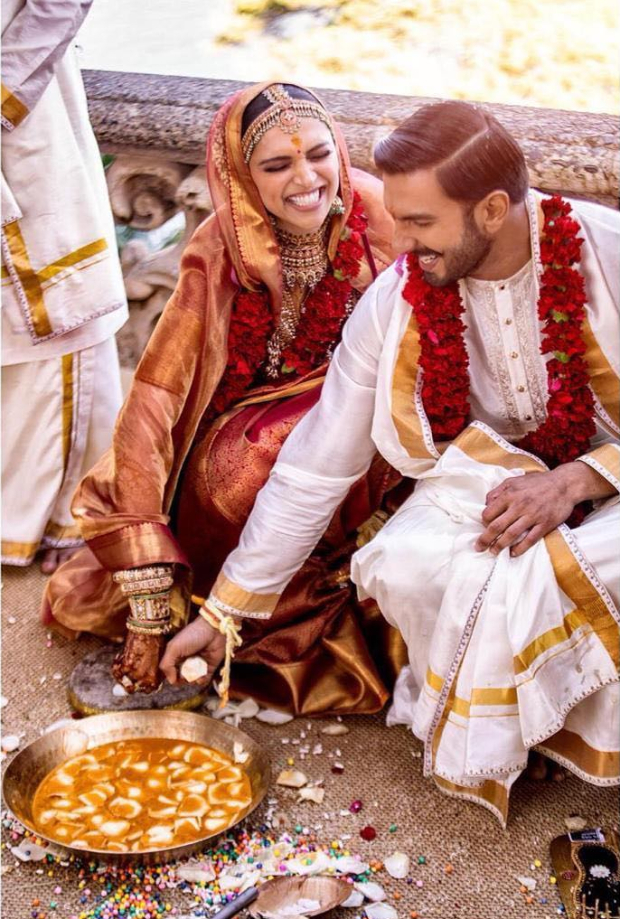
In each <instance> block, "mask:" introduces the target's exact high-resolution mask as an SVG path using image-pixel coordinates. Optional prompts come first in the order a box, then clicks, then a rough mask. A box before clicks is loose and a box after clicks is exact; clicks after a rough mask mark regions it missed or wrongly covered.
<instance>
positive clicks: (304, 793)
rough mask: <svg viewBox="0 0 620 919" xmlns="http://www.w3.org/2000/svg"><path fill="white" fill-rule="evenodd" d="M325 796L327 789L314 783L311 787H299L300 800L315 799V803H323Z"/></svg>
mask: <svg viewBox="0 0 620 919" xmlns="http://www.w3.org/2000/svg"><path fill="white" fill-rule="evenodd" d="M324 797H325V789H324V788H318V787H317V786H316V785H313V786H312V787H311V788H300V789H299V800H300V801H313V802H314V803H315V804H322V803H323V798H324Z"/></svg>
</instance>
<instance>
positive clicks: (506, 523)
mask: <svg viewBox="0 0 620 919" xmlns="http://www.w3.org/2000/svg"><path fill="white" fill-rule="evenodd" d="M614 493H615V489H614V487H613V485H611V484H610V483H609V482H608V481H607V480H606V479H604V478H603V477H602V476H601V475H599V474H598V472H596V471H595V470H594V469H592V467H591V466H588V465H587V464H586V463H580V462H574V463H566V464H565V465H563V466H558V467H557V469H554V470H553V471H552V472H535V473H530V474H528V475H522V476H516V477H511V478H509V479H506V480H505V481H504V482H502V484H501V485H498V486H497V488H493V489H492V490H491V491H490V492H489V493H488V495H487V498H486V508H485V510H484V511H483V513H482V523H483V524H484V526H485V530H484V532H483V533H481V534H480V536H479V537H478V539H477V541H476V550H477V551H478V552H484V551H485V550H486V549H488V550H489V552H491V553H492V554H493V555H498V554H499V553H500V552H501V551H502V549H506V548H508V547H510V554H511V555H512V556H513V557H515V558H516V557H517V556H519V555H523V554H524V552H527V550H528V549H529V548H531V546H533V545H534V544H535V543H537V542H538V540H539V539H542V538H543V537H544V536H546V535H547V533H550V532H551V531H552V530H554V529H555V528H556V527H557V526H559V525H560V524H561V523H564V522H565V521H566V520H567V519H568V518H569V517H570V515H571V513H572V511H573V508H574V507H575V505H576V504H579V503H580V502H581V501H587V500H594V499H596V498H606V497H609V496H610V495H613V494H614Z"/></svg>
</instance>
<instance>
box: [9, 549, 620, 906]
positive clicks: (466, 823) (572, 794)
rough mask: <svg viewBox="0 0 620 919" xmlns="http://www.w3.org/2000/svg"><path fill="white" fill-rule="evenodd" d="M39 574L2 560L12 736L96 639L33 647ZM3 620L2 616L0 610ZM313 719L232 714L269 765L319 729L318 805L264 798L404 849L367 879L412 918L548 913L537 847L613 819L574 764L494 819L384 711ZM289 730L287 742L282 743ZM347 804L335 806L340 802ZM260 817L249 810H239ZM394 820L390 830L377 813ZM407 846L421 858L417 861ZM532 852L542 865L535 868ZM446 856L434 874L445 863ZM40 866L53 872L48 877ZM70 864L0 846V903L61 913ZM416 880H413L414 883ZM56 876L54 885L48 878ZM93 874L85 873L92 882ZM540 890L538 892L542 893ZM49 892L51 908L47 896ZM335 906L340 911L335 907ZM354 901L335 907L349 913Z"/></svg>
mask: <svg viewBox="0 0 620 919" xmlns="http://www.w3.org/2000/svg"><path fill="white" fill-rule="evenodd" d="M43 584H44V578H43V577H42V575H41V574H40V572H39V571H38V567H37V566H36V565H35V566H33V567H32V568H30V569H26V570H21V569H5V570H4V594H3V604H2V626H3V641H2V676H3V686H2V692H3V694H4V695H5V696H6V697H7V698H8V700H9V701H8V704H7V705H6V707H5V708H3V709H2V725H3V730H4V732H5V733H21V732H23V733H24V735H25V736H24V739H23V743H24V744H25V743H27V742H29V741H31V740H34V739H36V738H37V737H38V736H40V732H41V730H42V729H43V728H45V727H46V726H47V725H49V724H50V723H51V722H53V721H55V720H56V719H58V718H62V717H66V716H68V715H69V714H70V711H69V706H68V703H67V701H66V684H67V678H68V676H69V674H70V672H71V670H72V668H73V667H74V666H75V664H76V663H77V661H78V660H80V659H81V657H83V656H84V655H85V654H87V653H88V652H89V651H91V650H94V649H95V648H97V647H99V646H100V644H101V643H100V642H99V641H98V640H96V639H93V638H84V639H80V640H79V641H78V642H69V641H66V640H65V639H63V638H59V637H57V636H55V637H54V638H53V641H52V646H51V647H47V646H46V633H45V630H44V629H43V628H42V627H41V626H40V624H39V621H38V607H39V601H40V596H41V592H42V589H43ZM9 619H11V620H14V621H9ZM327 723H328V722H327V721H326V720H318V719H316V720H313V721H311V722H310V721H306V720H296V721H293V722H290V723H289V724H286V725H282V726H280V727H277V728H275V727H269V726H267V725H264V724H261V723H260V722H258V721H256V720H249V721H247V720H246V721H244V722H243V723H242V725H241V727H242V728H243V730H245V731H247V733H248V734H250V735H252V736H253V737H254V738H255V739H256V740H257V741H259V742H260V743H261V744H264V745H265V747H266V748H267V749H268V751H269V753H270V757H271V761H272V769H273V772H274V774H276V775H277V773H278V771H279V769H280V768H281V767H283V766H284V765H285V763H286V759H287V758H288V757H289V756H295V746H296V745H293V744H292V741H293V740H294V739H297V738H299V735H300V731H305V732H306V733H307V737H308V738H309V739H314V741H315V742H318V741H320V742H321V743H322V745H323V749H324V752H323V753H322V754H320V755H315V756H313V755H309V756H307V757H306V759H305V760H304V761H303V762H300V761H299V759H298V758H297V759H296V763H295V765H296V766H297V767H298V768H300V769H302V770H303V771H304V772H306V774H307V775H308V776H309V777H310V779H319V778H323V779H324V780H325V788H326V795H325V799H324V802H323V804H322V805H315V804H312V803H310V802H306V803H304V804H297V803H296V794H295V792H294V791H293V790H290V789H282V788H277V789H276V788H275V786H274V789H273V795H272V797H275V798H277V799H278V803H277V805H276V811H277V812H279V813H280V814H284V815H286V816H287V817H288V818H289V819H288V823H289V826H290V828H291V829H292V828H293V827H294V826H295V824H299V823H300V824H302V825H304V826H309V827H311V828H314V829H315V832H316V834H317V837H318V838H319V840H320V841H324V842H328V843H329V842H330V841H331V840H332V839H337V838H342V837H343V836H346V835H350V837H351V838H350V840H349V842H348V845H349V847H350V850H351V852H357V853H360V854H361V855H362V856H363V857H365V858H377V859H382V858H384V857H386V856H387V855H389V854H391V853H392V852H394V851H402V852H406V853H408V854H409V855H410V856H411V857H412V868H411V876H412V877H413V879H414V882H413V883H412V884H409V885H408V884H407V883H406V882H405V881H392V880H391V879H390V878H389V877H388V876H387V874H386V872H385V871H381V872H380V873H379V874H378V875H377V878H376V879H377V880H378V881H380V882H381V883H382V884H384V885H385V886H386V888H389V890H390V891H391V893H392V894H393V893H394V892H396V893H397V894H398V893H400V894H401V897H400V898H397V899H391V900H390V902H392V903H393V904H394V905H395V906H396V908H397V910H398V914H399V919H409V917H410V913H411V911H417V913H418V914H419V917H420V919H528V917H531V919H545V917H549V919H550V917H555V916H557V910H558V906H559V902H560V901H559V898H558V895H557V892H556V890H555V888H554V887H553V886H552V885H551V884H550V883H549V874H550V864H549V860H548V855H547V853H548V846H549V843H550V841H551V839H552V838H553V837H554V836H557V835H560V834H562V833H564V832H565V825H564V820H565V818H566V817H567V816H568V815H570V814H575V813H577V814H580V815H582V816H583V817H585V818H587V820H588V821H589V822H590V823H591V824H593V825H600V824H605V823H615V822H616V819H617V793H616V790H615V789H599V788H594V787H592V786H589V785H586V784H585V783H583V782H581V781H579V780H578V779H576V778H574V777H569V778H568V779H567V780H566V781H565V782H564V783H562V784H560V785H558V784H546V783H541V784H538V783H532V782H528V781H527V780H519V782H518V783H517V785H516V787H515V788H514V790H513V794H512V801H511V814H510V818H509V825H508V829H507V830H506V831H504V830H502V829H501V827H500V826H499V825H498V824H497V822H496V821H495V819H494V818H493V817H492V816H491V815H490V814H489V813H487V812H486V811H484V810H482V809H481V808H479V807H477V806H475V805H473V804H466V803H461V802H458V801H455V800H454V799H451V798H448V797H446V796H445V795H443V794H442V793H441V792H440V791H439V790H438V789H437V788H436V787H435V785H434V784H433V783H432V782H431V781H428V780H426V779H424V778H423V776H422V763H421V757H420V753H421V744H420V743H419V742H418V741H417V740H416V739H415V738H414V737H413V736H412V735H411V734H410V733H409V732H408V731H407V730H406V729H405V728H391V729H387V728H386V727H385V726H384V716H383V715H376V716H374V717H350V718H348V719H347V720H346V724H347V726H348V727H349V728H350V733H349V734H347V735H345V736H341V737H331V736H326V735H324V734H320V729H321V727H323V726H325V724H327ZM283 740H288V743H284V744H283V743H282V741H283ZM337 750H339V751H340V754H341V755H340V757H339V758H340V760H341V761H342V763H343V764H344V767H345V769H344V773H343V774H342V775H334V774H332V772H331V768H330V767H331V764H332V763H333V762H334V759H335V757H336V756H338V754H337V753H336V751H337ZM354 799H360V800H361V801H362V802H363V809H362V810H361V812H360V813H358V814H355V815H353V814H349V813H348V806H349V804H350V803H351V801H353V800H354ZM345 809H346V810H347V816H341V814H340V811H341V810H345ZM249 822H250V823H251V825H252V826H258V825H259V824H260V823H261V811H258V812H256V813H255V814H254V815H252V817H251V818H249ZM368 824H370V825H372V826H374V827H375V829H376V830H377V838H376V839H375V840H374V842H370V843H369V842H366V841H364V840H363V839H361V838H360V836H359V831H360V829H361V828H362V827H364V826H366V825H368ZM392 825H395V826H396V830H395V831H393V832H390V826H392ZM7 841H9V842H10V841H11V840H10V839H9V840H7V834H6V832H5V834H4V842H5V846H6V842H7ZM418 856H424V857H425V859H426V863H425V864H423V865H419V864H418V863H417V859H418ZM536 859H540V861H541V862H542V866H541V867H539V868H534V867H533V864H534V861H535V860H536ZM447 864H450V865H452V866H453V871H452V872H451V873H446V871H445V866H446V865H447ZM48 870H51V871H52V874H53V876H52V874H49V876H48ZM518 876H528V877H532V878H534V879H535V880H536V881H537V886H536V890H535V891H534V899H535V902H534V903H532V904H526V902H525V898H524V895H523V894H522V893H521V892H520V891H519V882H518V880H517V877H518ZM78 880H79V879H78V876H77V871H76V869H75V868H74V867H73V866H69V867H67V868H62V867H56V866H55V867H54V868H53V869H48V866H45V868H42V867H41V864H40V863H39V864H37V863H27V864H20V863H18V862H17V860H16V859H15V857H14V856H12V855H11V854H10V852H8V851H7V849H6V848H4V850H3V878H2V881H3V884H2V916H3V917H4V919H31V917H32V914H33V906H32V901H33V900H35V899H37V900H39V901H40V906H39V907H38V910H37V909H35V910H34V912H35V914H36V913H37V912H40V913H41V912H42V913H44V914H45V916H46V917H47V919H51V917H52V916H53V917H57V919H70V917H71V916H73V915H79V913H80V911H84V910H86V909H87V908H88V906H87V904H86V905H85V904H84V903H83V902H82V903H81V902H80V897H83V896H84V893H83V891H81V890H79V889H78ZM416 881H422V884H423V886H422V887H417V886H416V883H415V882H416ZM57 885H58V886H60V887H62V891H61V892H60V893H57V894H55V893H54V889H55V888H56V886H57ZM93 886H95V885H93ZM543 900H546V901H547V902H542V901H543ZM51 901H55V902H56V903H57V904H58V905H57V908H56V909H54V910H52V909H50V907H49V904H50V902H51ZM170 902H171V905H172V906H176V907H177V908H178V909H179V914H181V915H182V914H187V915H189V914H190V913H191V907H192V905H193V903H192V897H191V896H190V895H189V894H182V893H181V892H180V891H172V892H171V896H170ZM342 912H343V913H344V911H342ZM358 912H359V911H358V910H349V911H346V914H347V916H348V917H349V919H354V917H355V916H356V915H357V914H358Z"/></svg>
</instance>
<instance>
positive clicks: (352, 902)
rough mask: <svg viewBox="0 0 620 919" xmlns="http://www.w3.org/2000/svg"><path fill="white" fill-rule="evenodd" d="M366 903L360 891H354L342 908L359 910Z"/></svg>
mask: <svg viewBox="0 0 620 919" xmlns="http://www.w3.org/2000/svg"><path fill="white" fill-rule="evenodd" d="M363 902H364V897H363V895H362V894H361V893H360V892H359V890H352V891H351V893H350V894H349V896H348V897H347V899H346V900H345V901H344V903H341V904H340V905H341V906H344V907H345V908H346V909H358V907H360V906H361V905H362V903H363Z"/></svg>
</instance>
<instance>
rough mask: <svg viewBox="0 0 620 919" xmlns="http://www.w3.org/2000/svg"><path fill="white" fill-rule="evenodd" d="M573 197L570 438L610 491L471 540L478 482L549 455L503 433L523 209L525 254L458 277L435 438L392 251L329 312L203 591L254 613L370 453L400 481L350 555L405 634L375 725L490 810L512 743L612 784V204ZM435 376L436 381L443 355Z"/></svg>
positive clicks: (619, 757) (529, 337) (534, 421)
mask: <svg viewBox="0 0 620 919" xmlns="http://www.w3.org/2000/svg"><path fill="white" fill-rule="evenodd" d="M530 203H532V201H531V199H530ZM534 203H535V201H534ZM574 211H575V215H576V217H577V218H578V219H579V221H580V226H581V229H582V231H583V234H584V242H583V247H582V258H581V263H580V270H581V273H582V274H583V276H584V283H585V289H586V291H587V295H588V304H587V310H586V312H587V316H588V327H587V328H588V330H589V331H588V332H587V335H588V343H587V348H586V351H587V353H586V359H587V363H588V366H589V367H590V368H591V392H592V399H593V403H594V416H595V417H594V419H593V420H594V422H595V424H594V427H595V433H594V434H593V436H592V438H591V441H590V444H589V450H588V451H587V452H586V453H584V454H583V455H582V456H580V457H578V458H577V459H575V462H584V463H586V464H587V465H589V466H591V467H592V468H593V469H594V470H595V471H596V472H597V473H598V474H599V475H600V476H601V478H602V479H605V480H607V482H608V483H609V484H610V485H611V486H612V488H613V489H614V490H615V493H616V497H615V498H613V499H610V500H609V501H607V502H606V503H605V504H603V505H602V506H601V507H599V508H598V509H597V510H596V511H594V512H593V513H592V514H590V515H589V517H588V518H587V519H586V521H585V522H584V523H583V524H582V525H581V526H580V527H579V528H578V529H576V530H574V531H570V530H569V529H568V528H567V527H566V526H564V525H563V526H561V527H559V528H558V529H556V530H554V531H553V532H551V533H549V534H548V535H547V536H546V537H545V538H544V540H541V541H540V542H538V543H537V544H536V545H534V546H533V547H531V548H530V549H528V551H527V552H526V553H525V554H524V555H523V556H520V557H517V558H512V557H511V556H510V553H509V551H507V550H504V551H503V552H502V553H500V555H499V556H498V557H497V558H496V557H494V556H492V555H491V554H490V553H488V552H484V553H479V552H476V550H475V548H474V545H475V542H476V539H477V537H478V536H479V535H480V534H481V532H482V530H483V524H482V513H483V511H484V509H485V506H486V505H485V501H486V496H487V494H488V493H489V492H490V491H491V490H492V489H493V488H495V487H497V486H498V485H500V484H501V482H503V481H504V480H505V479H506V478H507V477H509V476H515V475H524V474H527V475H536V474H539V473H545V472H548V469H547V467H546V466H545V464H544V463H542V462H541V461H540V460H539V459H538V458H537V457H536V456H534V455H533V454H530V453H527V452H525V451H523V450H521V449H519V447H518V446H516V445H515V442H516V443H517V444H518V443H519V441H520V440H521V438H523V437H524V436H525V435H526V434H527V433H528V432H531V431H533V430H535V429H537V428H538V426H539V425H541V424H543V423H544V422H545V419H546V406H545V387H546V384H547V380H546V363H545V357H544V356H543V354H542V352H541V349H540V335H541V330H540V319H539V316H538V308H537V296H538V284H539V278H540V276H541V275H542V266H541V264H540V259H539V253H538V252H537V246H538V239H539V236H540V227H539V224H538V220H539V218H538V216H537V214H538V212H537V210H536V208H531V209H530V219H531V224H530V226H531V231H532V232H531V241H532V262H531V263H529V264H528V265H525V266H524V267H523V268H522V269H521V270H520V271H519V272H517V274H515V275H514V276H513V277H512V278H508V279H505V280H502V281H499V280H497V281H481V280H475V279H466V280H462V281H460V282H459V290H460V294H461V298H462V301H463V303H464V305H465V308H466V311H465V321H466V326H467V328H466V331H465V335H464V338H465V343H466V346H467V353H468V360H469V381H470V393H469V397H470V412H471V419H472V420H471V422H470V423H469V424H468V425H467V426H466V427H465V428H464V430H463V431H461V433H460V434H458V435H457V436H456V437H455V439H454V440H451V441H450V442H449V443H446V442H436V441H435V439H434V438H433V432H432V427H431V425H430V423H429V420H428V417H427V415H426V411H425V406H424V398H423V395H424V371H423V368H422V366H421V363H420V361H421V358H420V355H421V339H422V333H421V332H420V330H419V328H418V324H417V320H416V316H415V313H414V312H413V311H412V309H411V304H410V303H409V302H408V300H407V299H406V298H405V296H404V295H403V292H404V289H405V285H406V284H407V280H408V275H407V272H405V271H404V270H401V267H400V266H399V263H398V262H397V263H396V264H395V265H394V266H393V267H392V268H389V269H387V270H386V271H385V272H384V273H383V274H382V275H381V276H380V277H379V279H378V280H377V281H376V282H375V284H373V285H372V287H371V288H370V289H369V290H368V291H367V292H366V293H365V294H364V296H363V297H362V299H361V300H360V302H359V303H358V304H357V306H356V308H355V310H354V311H353V313H352V315H351V317H350V318H349V320H348V322H347V323H346V325H345V327H344V330H343V337H342V343H341V344H340V346H339V347H338V348H337V350H336V351H335V353H334V358H333V360H332V363H331V366H330V369H329V372H328V374H327V378H326V380H325V383H324V385H323V391H322V394H321V399H320V401H319V403H318V405H316V406H315V408H314V409H313V410H312V411H311V412H309V413H308V415H307V416H306V417H305V418H304V419H303V421H302V422H301V423H300V424H299V425H298V426H297V427H296V428H295V430H294V431H293V432H292V434H291V435H290V436H289V438H288V439H287V441H286V443H285V444H284V446H283V448H282V450H281V452H280V454H279V457H278V461H277V463H276V464H275V466H274V468H273V470H272V472H271V475H270V478H269V481H268V482H267V484H266V486H265V487H264V488H263V490H262V491H261V492H260V493H259V494H258V496H257V499H256V503H255V505H254V508H253V510H252V513H251V515H250V517H249V520H248V522H247V524H246V526H245V529H244V531H243V533H242V534H241V539H240V541H239V546H238V547H237V549H236V550H235V551H234V552H232V553H231V555H230V556H229V557H228V558H227V559H226V562H225V563H224V565H223V567H222V571H221V572H220V574H219V576H218V578H217V580H216V582H215V584H214V586H213V589H212V591H211V594H210V596H209V598H208V602H209V603H211V604H213V605H214V606H216V607H217V608H218V609H220V610H221V611H222V612H225V613H226V612H227V613H230V612H233V613H237V614H238V615H241V616H244V615H248V616H262V617H264V618H267V617H269V616H270V615H271V613H272V611H273V609H274V608H275V605H276V603H277V601H278V598H279V597H280V596H281V595H282V593H283V592H284V590H285V589H286V586H287V584H288V583H289V582H290V579H291V578H292V576H293V574H294V572H295V571H296V570H297V569H298V568H299V565H300V564H301V562H302V561H303V560H304V559H305V558H307V557H308V555H309V554H310V552H311V550H312V548H313V547H314V545H316V542H317V540H318V538H319V536H320V534H321V533H323V532H324V531H325V528H326V527H327V525H328V523H329V520H330V519H331V515H332V514H333V512H334V511H335V509H336V508H337V506H338V504H339V503H340V502H341V501H342V500H343V498H344V496H345V495H346V493H347V491H348V489H350V488H351V486H352V485H353V484H354V482H355V481H356V479H358V478H359V477H360V476H361V475H363V474H364V472H365V471H366V470H367V469H368V468H369V466H370V464H371V462H372V458H373V455H374V451H375V450H378V451H379V452H380V453H381V455H382V456H383V457H384V458H385V459H386V460H387V461H388V462H389V463H390V464H391V465H392V466H393V467H394V468H395V469H397V470H398V471H399V472H400V473H401V474H402V476H403V477H404V478H406V479H411V480H414V481H415V491H414V493H413V495H412V496H411V498H409V500H408V501H407V502H406V503H405V504H404V505H402V507H401V508H400V509H399V510H398V511H397V512H396V514H395V515H394V516H393V518H392V519H391V520H390V521H389V522H388V523H387V524H386V525H385V527H384V528H383V530H381V532H380V533H379V534H378V535H377V536H376V537H375V538H374V539H373V541H372V542H370V543H369V544H368V545H366V546H364V548H362V549H360V550H359V551H358V552H357V553H356V554H355V555H354V556H353V560H352V578H353V580H354V582H355V583H356V584H357V586H358V589H359V593H360V595H361V597H362V598H363V597H368V596H371V597H373V598H375V599H376V601H377V603H378V604H379V607H380V609H381V612H382V613H383V615H384V616H385V618H386V619H387V621H388V622H389V623H390V624H391V625H393V626H395V627H396V628H397V629H399V631H400V632H401V634H402V635H403V637H404V640H405V642H406V644H407V647H408V652H409V666H408V667H406V668H405V670H404V672H403V673H402V674H401V676H400V679H399V681H398V684H397V687H396V692H395V697H394V704H393V706H392V709H391V711H390V715H389V719H388V723H390V722H391V723H396V722H400V723H405V724H408V725H410V726H411V727H412V729H413V731H414V732H415V734H416V735H417V736H418V737H419V738H421V739H422V740H423V741H424V744H425V759H424V766H425V773H426V775H429V776H430V775H432V776H433V778H434V780H435V781H436V782H437V784H438V786H439V787H440V788H441V789H442V790H443V791H445V792H447V793H448V794H453V795H458V796H460V797H464V798H466V799H469V800H472V801H476V802H478V803H480V804H483V805H484V806H486V807H488V808H489V809H490V810H491V811H492V812H493V813H494V814H496V816H497V817H498V818H499V819H500V820H501V821H502V823H505V821H506V817H507V814H508V799H509V792H510V786H511V785H512V783H513V782H514V781H515V779H516V778H517V777H518V775H519V774H520V773H521V772H522V770H523V769H524V767H525V766H526V762H527V755H528V751H529V750H531V749H538V750H541V751H542V752H544V753H546V754H548V755H549V756H552V757H553V758H554V759H555V760H557V761H558V762H560V763H563V764H564V765H566V766H567V767H568V768H569V769H571V770H572V771H573V772H575V773H576V774H577V775H579V776H581V777H582V778H584V779H586V780H587V781H590V782H593V783H595V784H600V785H608V784H609V785H611V784H618V782H619V781H620V730H619V720H618V715H619V711H618V666H619V663H620V654H619V647H618V646H619V629H618V626H619V624H620V616H619V614H618V608H617V607H618V603H619V602H620V589H619V587H618V565H617V557H616V556H617V553H616V551H615V550H616V547H615V532H616V528H617V526H618V522H619V517H620V499H619V498H618V493H619V492H620V446H619V443H620V441H619V436H620V406H619V399H618V397H619V393H620V386H619V384H618V376H619V368H620V358H619V356H618V353H617V347H616V346H617V342H618V334H617V329H618V304H619V303H620V290H619V289H618V266H617V252H618V240H619V239H620V217H619V216H618V215H617V214H611V212H607V211H606V210H605V209H603V208H593V207H592V205H584V204H583V203H582V202H579V203H577V202H575V205H574ZM429 334H430V333H429ZM443 384H444V385H445V387H446V392H447V391H448V389H449V386H450V366H449V362H448V361H447V362H446V369H445V380H443ZM609 492H610V493H611V489H610V490H609ZM603 493H605V492H603ZM610 534H614V535H613V536H612V535H610Z"/></svg>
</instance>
